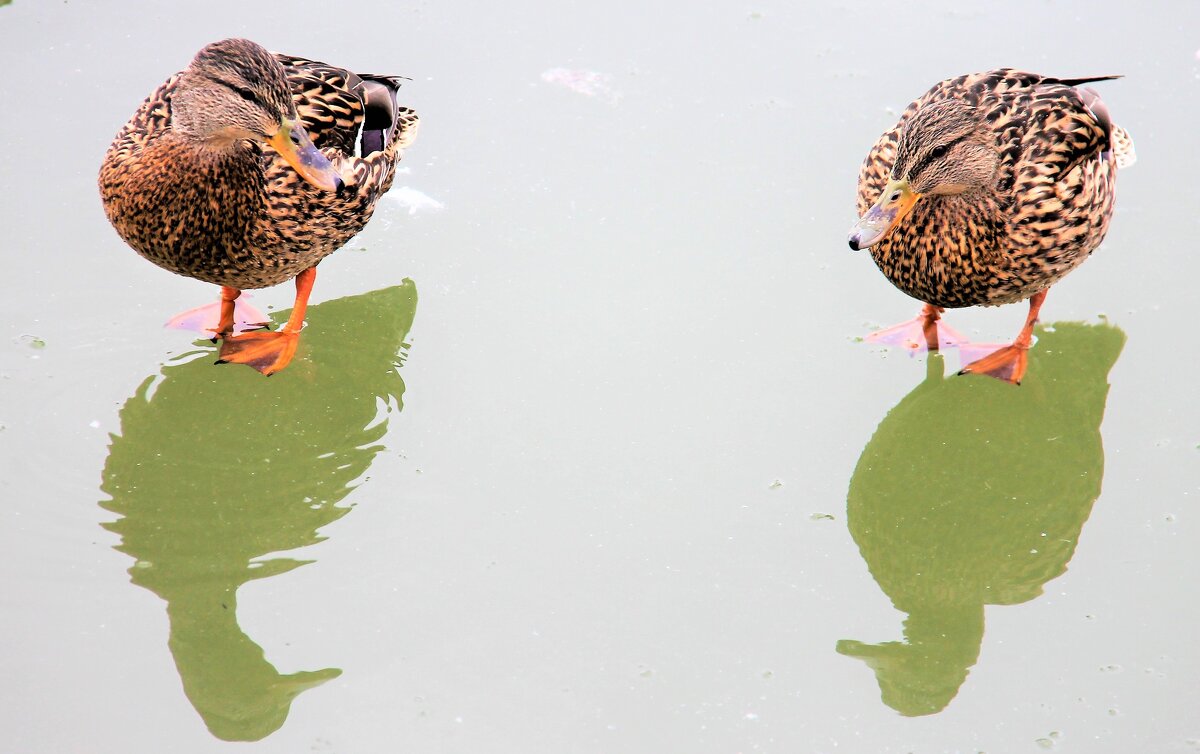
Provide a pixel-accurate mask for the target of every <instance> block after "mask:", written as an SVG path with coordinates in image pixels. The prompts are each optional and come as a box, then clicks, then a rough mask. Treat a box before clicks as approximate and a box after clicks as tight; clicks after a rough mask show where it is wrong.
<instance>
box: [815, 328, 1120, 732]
mask: <svg viewBox="0 0 1200 754" xmlns="http://www.w3.org/2000/svg"><path fill="white" fill-rule="evenodd" d="M1124 342H1125V335H1124V334H1123V333H1122V332H1121V331H1120V330H1118V329H1116V328H1114V327H1112V326H1109V325H1086V324H1079V323H1064V324H1058V325H1056V326H1054V327H1053V328H1051V329H1046V328H1042V329H1039V332H1038V344H1037V347H1036V348H1035V349H1033V350H1032V351H1031V352H1030V359H1031V361H1033V362H1037V366H1036V368H1033V369H1030V370H1029V377H1028V379H1027V380H1025V382H1024V383H1023V384H1022V385H1021V386H1020V387H1019V388H1014V387H1013V386H1011V385H1007V384H1004V383H1002V382H997V381H995V380H986V379H977V378H964V377H952V378H949V379H945V378H943V376H942V370H943V366H942V360H941V357H940V356H938V355H936V354H931V355H930V359H929V374H928V376H927V378H926V380H925V381H924V382H923V383H921V384H920V385H919V386H917V388H916V389H915V390H913V391H912V393H910V394H909V395H908V396H907V397H905V399H904V400H902V401H901V402H900V403H899V404H898V405H897V406H896V407H895V408H893V409H892V410H891V411H890V412H889V413H888V415H887V416H886V417H884V419H883V421H882V422H880V424H879V428H878V429H877V430H876V431H875V435H874V436H873V437H872V438H871V440H870V442H868V443H867V447H866V448H865V449H864V450H863V452H862V456H861V457H860V458H859V461H858V466H857V467H856V468H855V470H854V476H853V478H852V479H851V480H850V490H849V493H848V499H847V521H848V525H849V527H850V532H851V534H852V535H853V537H854V541H855V542H856V543H857V544H858V548H859V551H860V552H861V553H862V556H863V558H864V559H865V560H866V562H867V566H868V567H869V568H870V571H871V575H872V576H874V578H875V580H876V581H877V582H878V583H879V586H880V587H881V588H882V589H883V591H884V592H885V593H886V594H887V595H888V597H889V598H891V601H892V604H893V605H895V606H896V608H897V609H899V610H901V611H903V612H905V613H907V614H908V618H907V620H905V621H904V641H893V642H885V643H883V644H864V643H862V642H858V641H849V640H843V641H840V642H838V644H837V651H838V652H840V653H841V654H845V655H850V656H852V657H858V658H860V659H862V660H863V661H864V662H866V663H867V665H869V666H870V667H871V668H872V669H873V670H874V671H875V677H876V680H877V681H878V682H879V688H880V691H881V692H882V696H883V701H884V703H885V704H887V705H888V706H890V707H892V708H893V709H895V710H897V711H898V712H900V713H901V714H904V715H928V714H932V713H935V712H939V711H940V710H942V709H944V708H945V707H946V705H948V704H949V703H950V700H951V699H953V698H954V696H955V695H956V694H957V693H958V689H959V687H960V686H961V685H962V683H963V681H964V680H965V679H966V676H967V671H968V669H969V668H970V667H971V666H972V665H974V664H975V661H976V659H977V658H978V656H979V649H980V645H981V643H982V640H983V606H984V605H1015V604H1019V603H1022V602H1026V601H1028V600H1031V599H1033V598H1034V597H1036V596H1038V595H1039V594H1041V592H1042V587H1043V585H1044V584H1045V583H1046V582H1047V581H1050V580H1051V579H1053V578H1055V577H1057V576H1059V575H1061V574H1062V573H1063V572H1064V571H1065V570H1066V567H1067V562H1068V561H1070V559H1071V555H1072V554H1073V553H1074V552H1075V545H1076V543H1077V542H1078V540H1079V534H1080V530H1081V529H1082V528H1083V524H1084V522H1085V521H1086V520H1087V518H1088V515H1089V514H1090V513H1091V509H1092V503H1093V502H1094V501H1095V500H1096V497H1097V496H1098V495H1099V494H1100V483H1101V479H1102V477H1103V473H1104V450H1103V447H1102V446H1101V440H1100V421H1101V419H1102V418H1103V416H1104V403H1105V397H1106V395H1107V393H1108V380H1107V376H1108V371H1109V369H1111V368H1112V366H1113V364H1114V363H1115V362H1116V360H1117V356H1118V355H1119V354H1120V352H1121V348H1122V346H1123V345H1124Z"/></svg>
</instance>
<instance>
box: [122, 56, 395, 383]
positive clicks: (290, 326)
mask: <svg viewBox="0 0 1200 754" xmlns="http://www.w3.org/2000/svg"><path fill="white" fill-rule="evenodd" d="M399 85H400V81H399V79H398V78H397V77H394V76H376V75H370V74H355V73H352V72H350V71H347V70H345V69H342V68H337V67H334V66H331V65H326V64H325V63H319V62H316V61H313V60H307V59H304V58H299V57H293V56H291V55H282V54H273V53H270V52H267V51H266V50H265V49H263V48H262V47H261V46H259V45H258V44H255V43H254V42H251V41H249V40H246V39H226V40H223V41H220V42H214V43H213V44H210V45H208V46H206V47H205V48H204V49H202V50H200V52H199V53H197V54H196V57H195V58H194V59H193V60H192V62H191V64H190V65H189V66H188V67H187V68H186V69H184V70H183V71H182V72H180V73H177V74H175V75H174V76H171V77H170V78H169V79H167V80H166V82H164V83H163V84H162V85H161V86H159V87H158V88H157V89H156V90H154V92H153V93H152V94H151V95H150V96H149V97H148V98H147V99H146V101H145V102H144V103H142V106H141V107H139V108H138V110H137V112H135V113H134V114H133V117H132V118H130V119H129V122H128V123H126V124H125V126H124V127H123V128H122V129H121V130H120V131H119V132H118V133H117V136H116V138H115V139H114V140H113V143H112V146H110V147H109V149H108V153H107V154H106V155H105V156H104V163H103V164H102V165H101V167H100V195H101V197H102V199H103V201H104V211H105V213H106V214H107V215H108V219H109V221H110V222H111V223H112V224H113V227H115V228H116V229H117V232H118V233H119V234H120V235H121V237H122V238H123V239H124V240H125V242H126V243H128V244H129V245H130V246H132V247H133V249H134V250H135V251H137V252H138V253H139V254H141V255H142V256H144V257H145V258H147V259H149V260H150V261H151V262H154V263H155V264H157V265H158V266H160V267H163V268H165V269H168V270H170V271H171V272H175V273H178V274H180V275H186V276H188V277H193V278H197V279H199V280H204V281H207V282H210V283H215V284H217V285H219V286H221V304H220V319H219V322H218V324H217V326H216V328H215V334H216V335H217V337H219V338H221V341H222V342H221V350H220V361H219V362H218V363H222V362H236V363H242V364H247V365H249V366H252V367H253V368H255V369H257V370H258V371H260V372H262V373H263V374H272V373H274V372H277V371H279V370H280V369H282V368H283V367H285V366H286V365H287V363H288V362H289V361H290V360H291V358H292V355H293V354H294V353H295V350H296V344H297V340H298V337H299V332H300V330H301V328H302V327H303V326H304V313H305V308H306V306H307V303H308V296H309V293H310V291H311V290H312V285H313V281H314V280H315V278H316V266H317V263H318V262H320V261H321V260H322V259H323V258H325V257H326V256H328V255H329V254H332V253H333V252H334V251H336V250H337V249H338V248H339V247H341V246H342V245H343V244H345V243H346V242H347V241H348V240H350V238H351V237H352V236H354V235H355V234H356V233H358V232H359V231H360V230H362V229H363V227H364V226H365V225H366V224H367V221H368V220H370V218H371V213H372V212H373V211H374V209H375V204H376V202H378V200H379V198H380V197H381V196H382V195H383V194H384V192H386V191H387V190H388V189H389V188H390V187H391V184H392V179H393V177H394V176H395V173H396V162H397V161H398V160H399V159H400V157H401V154H402V150H403V149H404V148H405V147H406V146H408V145H409V144H410V143H411V142H412V140H413V138H414V137H415V136H416V131H417V116H416V114H415V113H414V112H413V111H412V110H410V109H408V108H406V107H402V106H400V105H399V104H398V102H397V99H396V94H397V90H398V88H399ZM356 147H357V149H356ZM292 278H295V280H296V303H295V306H294V308H293V309H292V313H291V316H290V318H289V319H288V321H287V324H286V325H284V327H282V328H280V330H279V331H278V332H266V331H255V332H244V333H240V334H237V335H235V334H234V332H233V330H234V301H235V300H236V299H237V298H238V296H239V295H240V293H241V291H242V290H243V289H246V288H264V287H267V286H272V285H277V284H279V283H282V282H284V281H286V280H290V279H292ZM214 340H215V338H214Z"/></svg>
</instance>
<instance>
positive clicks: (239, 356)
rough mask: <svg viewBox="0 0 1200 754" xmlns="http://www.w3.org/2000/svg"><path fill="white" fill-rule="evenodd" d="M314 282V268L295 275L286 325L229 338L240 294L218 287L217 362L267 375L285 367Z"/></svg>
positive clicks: (297, 337)
mask: <svg viewBox="0 0 1200 754" xmlns="http://www.w3.org/2000/svg"><path fill="white" fill-rule="evenodd" d="M316 279H317V268H316V267H315V266H313V267H309V268H308V269H307V270H305V271H304V272H301V273H300V274H299V275H297V276H296V303H295V305H294V306H293V307H292V314H291V316H289V317H288V321H287V324H285V325H284V326H283V327H281V328H279V330H278V331H276V332H269V331H261V330H260V331H256V332H244V333H241V334H239V335H229V334H228V333H229V332H231V331H232V328H233V307H234V305H233V302H234V300H235V299H237V295H238V293H240V292H239V291H238V290H237V289H236V288H226V287H222V288H221V324H220V325H219V327H220V328H221V333H222V336H221V337H222V341H221V353H220V356H221V358H220V359H218V360H217V363H218V364H245V365H246V366H248V367H253V368H255V369H257V370H258V371H260V372H262V373H263V374H265V375H268V376H270V375H272V374H275V373H276V372H278V371H279V370H280V369H283V368H284V367H286V366H287V365H288V364H289V363H290V362H291V360H292V357H293V356H295V355H296V346H297V345H298V344H299V342H300V330H301V329H302V328H303V327H304V313H305V311H306V310H307V309H308V296H309V294H310V293H312V287H313V282H314V281H316ZM231 293H232V295H230V294H231Z"/></svg>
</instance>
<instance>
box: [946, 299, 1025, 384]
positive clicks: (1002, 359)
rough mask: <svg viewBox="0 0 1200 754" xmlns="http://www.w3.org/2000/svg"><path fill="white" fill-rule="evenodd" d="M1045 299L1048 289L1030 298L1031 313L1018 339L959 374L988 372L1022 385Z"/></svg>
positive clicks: (964, 368)
mask: <svg viewBox="0 0 1200 754" xmlns="http://www.w3.org/2000/svg"><path fill="white" fill-rule="evenodd" d="M1045 300H1046V291H1039V292H1037V293H1035V294H1033V297H1032V298H1030V299H1029V315H1028V316H1027V317H1025V326H1024V327H1022V328H1021V332H1020V333H1019V334H1018V335H1017V339H1016V340H1014V341H1013V342H1012V344H1011V345H1007V346H1002V347H1001V348H999V349H997V350H995V351H993V352H992V353H990V354H988V355H987V356H984V357H983V358H982V359H979V360H977V361H972V362H971V363H970V364H967V365H966V366H965V367H963V368H962V371H960V372H959V374H986V375H988V376H990V377H995V378H996V379H998V380H1004V381H1005V382H1011V383H1012V384H1014V385H1020V384H1021V379H1022V378H1024V377H1025V368H1026V366H1028V363H1029V347H1030V346H1031V345H1033V326H1034V325H1035V324H1036V323H1037V318H1038V312H1039V311H1040V310H1041V308H1042V302H1043V301H1045Z"/></svg>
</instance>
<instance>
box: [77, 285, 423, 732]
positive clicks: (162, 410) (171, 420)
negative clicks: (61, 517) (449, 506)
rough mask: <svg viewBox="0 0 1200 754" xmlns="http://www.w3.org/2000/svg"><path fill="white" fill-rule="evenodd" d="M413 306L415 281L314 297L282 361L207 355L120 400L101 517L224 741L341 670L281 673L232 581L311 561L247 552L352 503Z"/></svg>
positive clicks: (387, 407)
mask: <svg viewBox="0 0 1200 754" xmlns="http://www.w3.org/2000/svg"><path fill="white" fill-rule="evenodd" d="M416 304H417V294H416V288H415V286H414V285H413V284H412V282H411V281H408V280H406V281H404V284H403V285H400V286H397V287H393V288H387V289H384V290H379V291H374V292H372V293H368V294H365V295H361V296H355V297H351V298H344V299H339V300H336V301H329V302H326V303H323V304H320V305H318V306H316V307H314V309H319V310H320V311H319V312H317V311H314V312H313V317H312V325H311V326H310V327H309V328H307V329H306V330H305V332H304V344H305V345H302V346H301V353H300V355H298V357H297V362H298V363H294V364H293V366H292V368H291V369H289V370H288V371H286V372H284V373H282V374H279V375H275V376H272V377H271V378H270V379H263V377H262V375H260V374H256V373H254V372H252V371H250V370H239V369H230V368H225V367H214V366H213V364H212V362H213V358H214V357H215V356H214V354H212V353H210V352H207V351H206V352H204V353H203V355H204V357H205V358H200V359H193V360H191V361H188V362H186V363H174V364H169V365H167V366H166V367H164V368H163V370H162V374H161V375H156V376H153V377H151V378H149V379H147V380H146V381H145V382H143V383H142V385H141V387H139V388H138V390H137V392H136V394H135V395H134V396H133V397H132V398H130V399H129V400H128V401H126V403H125V405H124V407H123V408H122V409H121V413H120V419H121V434H120V436H114V437H113V440H112V446H111V448H110V451H109V456H108V461H107V463H106V464H105V467H104V475H103V484H102V489H103V490H104V492H106V493H107V494H108V495H111V497H112V499H111V500H109V501H106V502H102V503H101V505H102V506H103V507H104V508H105V509H107V510H110V511H112V512H114V513H117V514H119V515H120V516H121V518H119V519H118V520H116V521H114V522H112V523H108V524H105V527H106V528H108V529H110V530H111V531H114V532H116V533H117V534H119V535H120V536H121V544H120V545H119V546H118V547H117V549H118V550H120V551H121V552H124V553H127V554H129V555H131V556H132V557H133V558H135V560H136V563H135V564H134V566H133V567H132V568H130V570H129V573H130V574H131V576H132V581H133V583H135V584H137V585H139V586H142V587H145V588H146V589H149V590H150V591H152V592H154V593H155V594H157V595H158V596H160V597H162V598H163V599H164V600H166V602H167V615H168V617H169V618H170V626H171V629H170V640H169V642H168V644H169V646H170V650H171V654H172V655H173V656H174V658H175V665H176V667H177V668H178V670H179V675H180V677H181V678H182V680H183V688H184V692H185V693H186V694H187V697H188V699H189V700H190V701H191V703H192V706H194V707H195V708H196V711H197V712H199V713H200V716H201V717H202V718H203V719H204V723H205V724H206V725H207V726H208V729H209V730H210V731H211V732H212V733H213V735H215V736H216V737H218V738H221V739H224V740H228V741H254V740H258V739H261V738H263V737H265V736H267V735H269V734H271V733H273V732H274V731H275V730H277V729H278V728H279V727H280V726H281V725H283V721H284V720H285V719H286V717H287V714H288V710H289V708H290V705H291V702H292V700H293V699H294V698H295V697H296V696H297V695H298V694H300V693H301V692H302V691H304V690H305V689H308V688H311V687H313V686H316V685H318V684H320V683H323V682H324V681H326V680H328V679H330V678H335V677H337V676H338V675H340V673H341V671H340V670H338V669H336V668H325V669H322V670H315V671H305V672H299V673H292V674H287V675H284V674H281V673H279V672H278V671H276V670H275V668H274V666H273V665H271V663H270V662H268V661H267V659H266V658H265V657H264V655H263V650H262V648H261V647H259V646H258V645H257V644H256V643H254V641H252V640H251V639H250V638H249V637H248V636H246V634H245V633H244V632H243V631H242V629H241V628H240V627H239V626H238V622H237V589H238V587H240V586H241V585H242V584H244V583H246V582H247V581H250V580H251V579H262V578H266V577H269V576H274V575H277V574H281V573H284V572H286V571H289V570H291V569H293V568H296V567H298V566H300V565H304V564H305V563H308V562H311V561H308V560H298V559H293V558H281V557H271V558H269V559H265V560H256V558H263V557H264V556H266V555H268V554H270V553H278V552H282V551H286V550H291V549H294V548H298V547H304V546H306V545H311V544H314V543H317V542H320V541H322V540H323V539H324V538H325V537H324V536H323V535H322V534H320V533H319V532H320V531H321V530H322V528H323V527H325V526H327V525H329V524H331V523H332V522H334V521H336V520H338V519H339V518H341V517H342V516H344V515H346V513H347V512H348V511H349V508H347V507H343V506H339V505H338V503H339V502H340V501H342V500H343V499H344V498H345V497H346V496H347V495H348V494H349V493H350V492H351V491H352V490H353V489H354V487H355V483H356V480H358V479H360V478H361V477H362V475H363V474H364V473H365V472H366V471H367V469H368V467H369V466H370V465H371V461H372V460H373V458H374V457H375V455H376V454H377V453H378V452H379V451H380V450H382V449H383V446H382V445H380V444H379V442H380V440H381V439H382V438H383V436H384V434H385V432H386V430H387V417H388V414H390V413H391V412H393V411H398V410H399V409H400V406H401V402H400V401H401V396H402V395H403V393H404V383H403V381H402V380H401V378H400V375H399V374H398V373H397V367H398V366H399V365H398V363H397V353H398V352H399V351H400V350H401V348H407V346H406V345H405V344H404V338H405V336H406V335H407V334H408V331H409V328H410V326H411V325H412V321H413V316H414V314H415V312H416ZM285 314H286V312H283V313H280V314H279V315H277V316H276V319H279V318H280V317H283V316H284V315H285ZM305 349H307V352H305Z"/></svg>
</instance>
